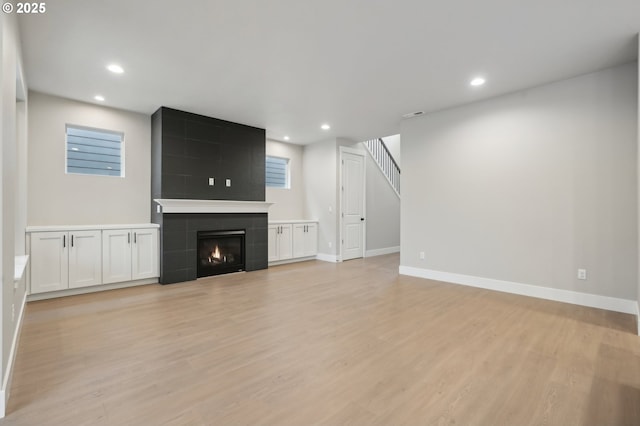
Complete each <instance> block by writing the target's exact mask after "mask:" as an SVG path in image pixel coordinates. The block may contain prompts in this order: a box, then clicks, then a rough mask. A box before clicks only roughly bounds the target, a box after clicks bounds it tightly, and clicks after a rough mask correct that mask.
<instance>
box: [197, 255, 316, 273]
mask: <svg viewBox="0 0 640 426" xmlns="http://www.w3.org/2000/svg"><path fill="white" fill-rule="evenodd" d="M315 259H316V257H315V256H307V257H296V258H294V259H287V260H277V261H275V262H269V266H278V265H286V264H287V263H297V262H306V261H308V260H315ZM207 278H208V277H207Z"/></svg>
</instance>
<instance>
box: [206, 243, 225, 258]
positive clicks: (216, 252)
mask: <svg viewBox="0 0 640 426" xmlns="http://www.w3.org/2000/svg"><path fill="white" fill-rule="evenodd" d="M220 260H222V256H221V255H220V248H219V247H218V245H217V244H216V247H215V248H214V249H213V251H212V252H211V254H210V255H209V263H211V262H213V261H220Z"/></svg>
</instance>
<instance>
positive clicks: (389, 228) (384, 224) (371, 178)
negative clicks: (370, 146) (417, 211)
mask: <svg viewBox="0 0 640 426" xmlns="http://www.w3.org/2000/svg"><path fill="white" fill-rule="evenodd" d="M365 162H366V165H365V168H366V175H367V183H366V185H367V189H366V191H367V195H366V209H367V210H366V215H367V217H366V219H367V220H366V226H367V247H366V249H367V252H370V253H372V254H376V253H380V251H381V250H382V251H385V249H393V248H397V247H399V246H400V198H398V195H397V194H396V192H395V191H394V190H393V188H392V187H391V184H389V181H388V180H387V178H386V177H385V176H384V174H383V173H382V171H381V170H380V168H379V167H378V165H377V164H376V162H375V160H374V159H373V157H371V155H369V153H367V154H366V156H365Z"/></svg>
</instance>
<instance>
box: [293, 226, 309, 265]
mask: <svg viewBox="0 0 640 426" xmlns="http://www.w3.org/2000/svg"><path fill="white" fill-rule="evenodd" d="M306 226H307V225H306V224H300V223H296V224H294V225H293V257H304V256H306V255H305V254H304V253H305V238H306V236H307V235H306V234H307V232H306V231H307V228H306Z"/></svg>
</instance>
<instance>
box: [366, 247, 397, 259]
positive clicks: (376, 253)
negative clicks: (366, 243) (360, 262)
mask: <svg viewBox="0 0 640 426" xmlns="http://www.w3.org/2000/svg"><path fill="white" fill-rule="evenodd" d="M391 253H400V246H395V247H385V248H380V249H373V250H367V251H366V252H365V253H364V257H373V256H382V255H383V254H391Z"/></svg>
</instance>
